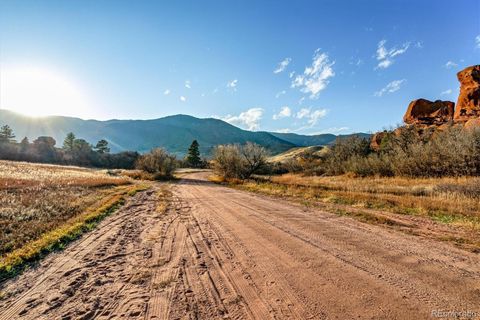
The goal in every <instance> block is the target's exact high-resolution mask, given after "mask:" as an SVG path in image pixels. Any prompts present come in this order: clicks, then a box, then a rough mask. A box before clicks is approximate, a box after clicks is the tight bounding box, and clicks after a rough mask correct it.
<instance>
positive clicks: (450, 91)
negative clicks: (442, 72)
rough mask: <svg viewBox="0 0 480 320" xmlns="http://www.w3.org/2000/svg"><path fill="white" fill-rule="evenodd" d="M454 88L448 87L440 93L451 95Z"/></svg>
mask: <svg viewBox="0 0 480 320" xmlns="http://www.w3.org/2000/svg"><path fill="white" fill-rule="evenodd" d="M452 92H453V90H452V89H447V90H445V91H442V92H441V93H440V94H441V95H442V96H445V95H449V94H452Z"/></svg>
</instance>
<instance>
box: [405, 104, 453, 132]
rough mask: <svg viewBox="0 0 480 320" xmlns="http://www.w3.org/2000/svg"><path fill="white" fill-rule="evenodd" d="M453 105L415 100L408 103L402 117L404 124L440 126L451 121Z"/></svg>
mask: <svg viewBox="0 0 480 320" xmlns="http://www.w3.org/2000/svg"><path fill="white" fill-rule="evenodd" d="M454 109H455V103H453V102H451V101H442V100H437V101H435V102H432V101H429V100H427V99H417V100H413V101H412V102H410V104H409V105H408V109H407V112H406V113H405V115H404V116H403V121H404V122H405V123H406V124H413V125H427V126H430V125H442V124H445V123H449V122H451V121H452V120H453V114H454Z"/></svg>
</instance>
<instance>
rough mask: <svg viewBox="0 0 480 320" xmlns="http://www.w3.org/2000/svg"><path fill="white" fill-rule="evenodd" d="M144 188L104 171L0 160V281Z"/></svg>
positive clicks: (78, 233)
mask: <svg viewBox="0 0 480 320" xmlns="http://www.w3.org/2000/svg"><path fill="white" fill-rule="evenodd" d="M143 188H144V187H143V186H140V185H134V184H131V182H130V179H128V178H125V177H120V176H112V175H110V174H109V173H108V172H107V171H100V170H90V169H85V168H79V167H63V166H55V165H45V164H29V163H22V162H11V161H0V227H1V231H0V279H3V278H5V277H8V276H10V275H13V274H15V273H16V272H18V270H20V269H21V268H23V267H24V266H25V264H26V263H30V262H34V261H36V260H38V259H39V258H40V257H42V256H43V255H45V254H46V253H48V252H50V251H53V250H57V249H61V248H63V247H64V246H65V244H67V243H68V242H69V241H71V240H73V239H76V238H78V236H80V235H81V234H82V233H83V232H85V231H88V230H90V229H92V228H93V227H94V226H95V225H96V224H97V223H98V222H99V221H100V220H101V219H102V218H104V217H105V216H107V215H108V214H110V213H111V212H113V211H114V210H115V209H116V208H117V207H118V206H119V205H121V204H122V203H123V201H124V200H125V199H126V197H128V196H129V195H132V194H134V193H135V192H136V191H138V190H140V189H143Z"/></svg>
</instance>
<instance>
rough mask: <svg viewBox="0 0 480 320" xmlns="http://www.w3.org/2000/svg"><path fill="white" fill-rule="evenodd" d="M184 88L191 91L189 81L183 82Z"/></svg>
mask: <svg viewBox="0 0 480 320" xmlns="http://www.w3.org/2000/svg"><path fill="white" fill-rule="evenodd" d="M185 88H187V89H191V88H192V86H191V83H190V80H186V81H185Z"/></svg>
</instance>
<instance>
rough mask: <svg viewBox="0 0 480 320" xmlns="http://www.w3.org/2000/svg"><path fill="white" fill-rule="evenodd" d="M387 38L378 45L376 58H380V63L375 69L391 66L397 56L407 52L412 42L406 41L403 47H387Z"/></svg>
mask: <svg viewBox="0 0 480 320" xmlns="http://www.w3.org/2000/svg"><path fill="white" fill-rule="evenodd" d="M386 43H387V40H385V39H384V40H381V41H380V42H379V43H378V45H377V54H376V58H377V60H378V64H377V66H376V67H375V69H386V68H388V67H390V66H391V65H392V64H393V62H394V59H393V58H395V57H396V56H399V55H402V54H404V53H405V52H407V50H408V48H409V47H410V42H406V43H404V44H403V45H402V47H401V48H397V47H393V48H391V49H387V47H386V46H385V44H386Z"/></svg>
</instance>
